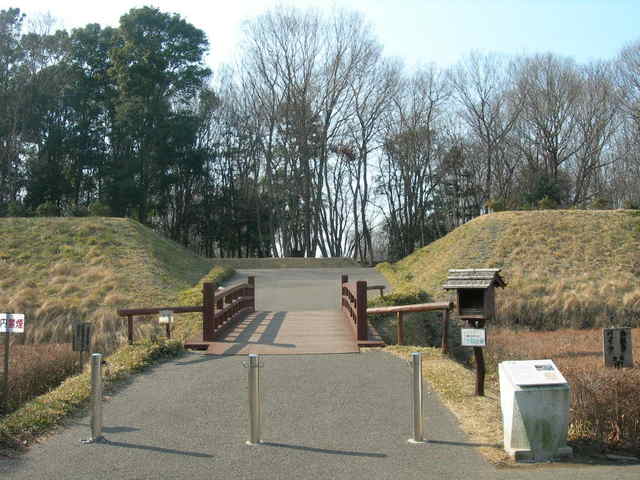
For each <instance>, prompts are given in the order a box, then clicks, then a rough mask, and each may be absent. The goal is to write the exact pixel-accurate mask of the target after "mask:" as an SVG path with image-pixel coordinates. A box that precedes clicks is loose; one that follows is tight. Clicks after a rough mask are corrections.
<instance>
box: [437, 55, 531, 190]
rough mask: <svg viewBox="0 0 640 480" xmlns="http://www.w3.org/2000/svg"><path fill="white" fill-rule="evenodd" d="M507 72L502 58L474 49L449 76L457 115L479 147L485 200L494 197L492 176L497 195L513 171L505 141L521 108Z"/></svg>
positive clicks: (506, 187) (510, 177)
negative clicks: (495, 181)
mask: <svg viewBox="0 0 640 480" xmlns="http://www.w3.org/2000/svg"><path fill="white" fill-rule="evenodd" d="M511 72H512V69H511V68H510V66H509V65H507V64H506V62H505V61H504V59H503V58H501V57H498V56H496V55H482V54H480V53H477V52H474V53H471V54H470V55H469V56H468V57H467V58H466V59H465V60H464V61H462V62H461V63H459V64H458V65H457V66H456V67H455V68H453V69H452V70H451V72H450V75H449V79H450V81H451V85H452V87H453V91H454V94H455V97H456V100H457V101H458V103H459V105H460V106H461V107H462V109H461V111H460V116H461V118H462V119H463V120H464V121H465V123H466V124H467V125H468V127H469V129H470V133H471V134H472V135H473V136H475V137H476V138H477V139H478V141H479V142H480V144H481V145H482V148H483V156H484V171H485V180H484V200H485V201H486V200H491V199H492V198H493V196H494V193H495V192H494V179H495V177H497V179H498V184H499V186H500V188H499V190H498V192H497V194H498V195H499V196H502V197H505V196H507V195H508V193H509V192H508V189H509V187H510V184H511V181H512V176H513V173H514V170H515V165H514V164H513V162H510V161H509V160H510V157H509V155H508V154H507V149H506V143H507V141H508V137H509V134H510V133H511V131H512V129H513V127H514V125H515V124H516V121H517V120H518V117H519V115H520V112H521V110H522V101H521V100H522V99H521V98H518V97H517V96H515V95H513V78H512V75H511ZM496 164H498V165H497V166H496ZM505 177H506V178H505Z"/></svg>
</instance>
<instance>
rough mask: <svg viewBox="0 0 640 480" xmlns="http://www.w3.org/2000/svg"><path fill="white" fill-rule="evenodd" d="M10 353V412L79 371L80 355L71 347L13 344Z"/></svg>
mask: <svg viewBox="0 0 640 480" xmlns="http://www.w3.org/2000/svg"><path fill="white" fill-rule="evenodd" d="M10 352H11V355H10V362H9V374H10V375H9V402H8V407H9V411H12V410H14V409H16V408H17V407H18V406H19V405H22V404H23V403H24V402H26V401H27V400H30V399H32V398H34V397H36V396H38V395H42V394H43V393H46V392H48V391H49V390H50V389H51V388H53V387H56V386H58V385H59V384H60V382H62V381H63V380H64V379H65V378H67V377H68V376H70V375H72V374H74V373H77V372H79V371H80V364H79V355H78V353H74V352H72V351H71V345H70V344H49V345H12V346H11V349H10ZM0 354H2V355H4V346H3V345H0Z"/></svg>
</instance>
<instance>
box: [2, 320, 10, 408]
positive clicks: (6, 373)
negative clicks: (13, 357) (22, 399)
mask: <svg viewBox="0 0 640 480" xmlns="http://www.w3.org/2000/svg"><path fill="white" fill-rule="evenodd" d="M10 346H11V336H10V333H9V332H7V333H5V334H4V373H3V376H4V379H3V382H2V388H3V391H2V413H4V414H7V413H9V348H10Z"/></svg>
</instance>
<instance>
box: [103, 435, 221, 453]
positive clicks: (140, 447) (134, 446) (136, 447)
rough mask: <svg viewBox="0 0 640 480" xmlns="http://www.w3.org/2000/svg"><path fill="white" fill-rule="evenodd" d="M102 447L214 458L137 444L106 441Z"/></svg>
mask: <svg viewBox="0 0 640 480" xmlns="http://www.w3.org/2000/svg"><path fill="white" fill-rule="evenodd" d="M99 443H100V444H101V445H110V446H112V447H123V448H131V449H134V450H147V451H150V452H159V453H171V454H173V455H183V456H185V457H199V458H213V455H209V454H208V453H198V452H187V451H184V450H174V449H173V448H162V447H152V446H151V445H139V444H137V443H126V442H114V441H112V440H107V439H104V440H102V441H100V442H99Z"/></svg>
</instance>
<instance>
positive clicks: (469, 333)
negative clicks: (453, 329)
mask: <svg viewBox="0 0 640 480" xmlns="http://www.w3.org/2000/svg"><path fill="white" fill-rule="evenodd" d="M460 337H461V339H462V346H463V347H486V346H487V337H486V333H485V329H484V328H461V329H460Z"/></svg>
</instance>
